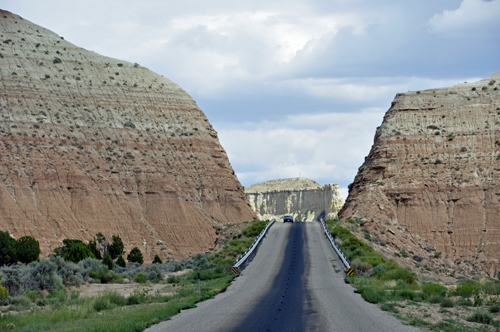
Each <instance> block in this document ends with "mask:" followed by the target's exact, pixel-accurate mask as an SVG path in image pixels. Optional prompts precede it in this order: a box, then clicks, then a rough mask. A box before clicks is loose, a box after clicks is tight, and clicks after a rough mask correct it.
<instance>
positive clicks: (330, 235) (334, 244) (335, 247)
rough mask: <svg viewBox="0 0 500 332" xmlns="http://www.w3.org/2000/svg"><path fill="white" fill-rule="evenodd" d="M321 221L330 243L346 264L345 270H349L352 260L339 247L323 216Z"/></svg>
mask: <svg viewBox="0 0 500 332" xmlns="http://www.w3.org/2000/svg"><path fill="white" fill-rule="evenodd" d="M319 221H320V222H321V225H322V226H323V231H324V232H325V235H326V237H327V238H328V240H330V244H331V245H332V247H333V249H334V250H335V252H336V253H337V255H338V256H339V257H340V260H341V261H342V264H344V267H345V270H346V271H348V270H350V269H351V261H350V260H349V258H347V256H346V255H345V254H344V252H343V251H342V249H341V248H340V247H339V245H338V244H337V242H335V239H334V238H333V236H332V234H331V233H330V231H329V230H328V227H326V224H325V221H324V220H323V218H320V219H319Z"/></svg>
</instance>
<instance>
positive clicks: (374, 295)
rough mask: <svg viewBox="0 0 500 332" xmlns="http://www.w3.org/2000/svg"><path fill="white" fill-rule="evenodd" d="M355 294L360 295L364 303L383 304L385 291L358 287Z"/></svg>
mask: <svg viewBox="0 0 500 332" xmlns="http://www.w3.org/2000/svg"><path fill="white" fill-rule="evenodd" d="M357 292H358V293H359V294H361V296H362V297H363V299H365V301H367V302H370V303H381V302H384V299H385V297H386V293H385V291H383V290H379V289H373V288H369V287H360V288H358V289H357Z"/></svg>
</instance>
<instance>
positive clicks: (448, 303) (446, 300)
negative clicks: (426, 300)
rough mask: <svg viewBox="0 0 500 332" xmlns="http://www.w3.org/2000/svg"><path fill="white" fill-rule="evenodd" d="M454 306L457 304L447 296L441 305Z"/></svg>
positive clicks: (444, 306) (445, 306)
mask: <svg viewBox="0 0 500 332" xmlns="http://www.w3.org/2000/svg"><path fill="white" fill-rule="evenodd" d="M454 306H455V303H454V302H453V300H452V299H450V298H447V297H445V298H443V300H442V301H441V307H443V308H453V307H454Z"/></svg>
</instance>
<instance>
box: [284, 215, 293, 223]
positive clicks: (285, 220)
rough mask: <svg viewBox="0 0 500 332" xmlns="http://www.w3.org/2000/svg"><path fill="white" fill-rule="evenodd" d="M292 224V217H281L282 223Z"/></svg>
mask: <svg viewBox="0 0 500 332" xmlns="http://www.w3.org/2000/svg"><path fill="white" fill-rule="evenodd" d="M288 221H289V222H293V217H292V216H284V217H283V222H288Z"/></svg>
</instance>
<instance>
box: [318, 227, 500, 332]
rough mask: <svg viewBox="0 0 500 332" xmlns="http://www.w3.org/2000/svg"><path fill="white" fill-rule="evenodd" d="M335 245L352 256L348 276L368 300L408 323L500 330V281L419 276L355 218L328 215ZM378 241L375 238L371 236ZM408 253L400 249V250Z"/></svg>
mask: <svg viewBox="0 0 500 332" xmlns="http://www.w3.org/2000/svg"><path fill="white" fill-rule="evenodd" d="M326 223H327V226H328V228H329V230H330V232H331V233H332V235H333V236H334V237H335V239H336V241H337V242H338V244H339V246H340V247H341V248H342V250H343V251H344V252H345V254H346V255H347V257H348V258H349V259H350V260H351V267H353V268H355V269H356V276H353V277H347V278H346V283H349V284H351V285H353V286H354V287H355V288H356V292H357V293H359V294H360V295H361V296H362V297H363V298H364V299H365V300H366V301H367V302H370V303H374V304H377V305H379V306H380V307H381V309H382V310H385V311H388V312H390V313H392V314H393V315H395V316H396V317H397V318H399V319H401V320H403V321H405V322H407V323H408V324H410V325H414V326H418V327H421V328H425V329H428V330H431V331H498V329H499V328H500V317H499V316H498V313H499V312H500V297H499V294H500V281H498V280H493V279H477V280H468V279H462V280H461V281H460V282H459V283H458V284H452V283H443V282H442V281H440V280H435V279H431V278H428V277H424V276H419V275H417V274H415V273H414V272H412V271H411V270H409V269H407V268H403V267H400V266H399V265H398V263H397V262H396V261H394V260H392V259H387V258H386V257H384V256H383V255H382V254H381V253H378V252H376V251H375V250H374V249H373V247H372V244H371V243H372V241H373V239H374V238H373V237H369V238H368V237H366V236H365V238H364V239H360V238H358V237H357V236H356V235H354V234H353V232H351V230H358V229H359V230H360V231H361V233H362V234H363V233H364V234H365V235H366V234H368V233H367V232H364V231H363V227H362V226H361V225H360V221H359V220H356V219H347V220H327V221H326ZM375 241H377V240H375ZM405 254H406V255H408V253H407V252H406V251H404V250H402V251H401V252H400V255H403V256H404V255H405Z"/></svg>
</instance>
